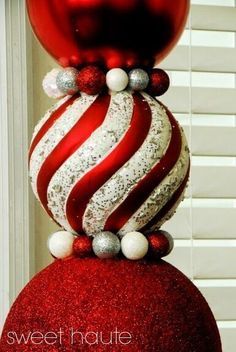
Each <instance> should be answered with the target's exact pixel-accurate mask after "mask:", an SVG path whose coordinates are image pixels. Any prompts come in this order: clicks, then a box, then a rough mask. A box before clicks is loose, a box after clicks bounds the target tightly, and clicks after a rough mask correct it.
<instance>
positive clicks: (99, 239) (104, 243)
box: [93, 231, 120, 259]
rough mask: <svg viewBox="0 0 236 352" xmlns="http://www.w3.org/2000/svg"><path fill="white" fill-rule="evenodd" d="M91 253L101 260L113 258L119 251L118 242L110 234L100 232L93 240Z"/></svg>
mask: <svg viewBox="0 0 236 352" xmlns="http://www.w3.org/2000/svg"><path fill="white" fill-rule="evenodd" d="M93 251H94V253H95V254H96V256H97V257H99V258H102V259H105V258H112V257H115V256H116V255H117V254H118V253H119V251H120V240H119V238H118V237H117V236H116V235H114V234H113V233H112V232H109V231H104V232H100V233H98V234H97V235H96V236H95V237H94V239H93Z"/></svg>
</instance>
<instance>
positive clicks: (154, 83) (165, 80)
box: [147, 68, 170, 97]
mask: <svg viewBox="0 0 236 352" xmlns="http://www.w3.org/2000/svg"><path fill="white" fill-rule="evenodd" d="M169 86H170V78H169V76H168V74H167V73H166V72H165V71H164V70H161V69H160V68H154V69H153V70H152V71H151V72H150V73H149V84H148V87H147V93H148V94H150V95H152V96H153V97H159V96H161V95H163V94H165V92H167V90H168V88H169Z"/></svg>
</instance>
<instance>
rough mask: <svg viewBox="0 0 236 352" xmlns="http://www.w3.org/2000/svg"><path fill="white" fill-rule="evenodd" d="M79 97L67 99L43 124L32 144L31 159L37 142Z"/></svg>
mask: <svg viewBox="0 0 236 352" xmlns="http://www.w3.org/2000/svg"><path fill="white" fill-rule="evenodd" d="M77 98H78V95H74V96H73V97H71V98H70V99H68V100H67V101H65V102H64V103H63V104H62V105H61V106H60V107H59V108H58V109H57V110H55V111H54V112H53V113H52V114H51V116H50V117H49V118H48V119H47V121H46V122H45V123H44V124H43V126H42V127H41V128H40V130H39V131H38V133H37V134H36V136H35V137H34V139H33V141H32V143H31V145H30V150H29V160H30V158H31V155H32V153H33V151H34V150H35V148H36V146H37V144H38V143H39V142H40V140H41V139H42V138H43V136H44V135H45V134H46V133H47V131H48V130H49V128H50V127H52V125H53V124H54V123H55V121H56V120H57V119H59V117H60V116H61V115H62V114H63V113H64V112H65V111H66V109H67V107H68V106H70V105H72V104H73V102H74V101H75V100H76V99H77Z"/></svg>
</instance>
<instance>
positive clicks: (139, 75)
mask: <svg viewBox="0 0 236 352" xmlns="http://www.w3.org/2000/svg"><path fill="white" fill-rule="evenodd" d="M148 82H149V77H148V74H147V72H146V71H144V70H142V69H141V68H135V69H133V70H132V71H130V73H129V88H130V89H132V90H135V91H141V90H144V89H146V88H147V86H148Z"/></svg>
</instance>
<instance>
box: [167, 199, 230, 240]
mask: <svg viewBox="0 0 236 352" xmlns="http://www.w3.org/2000/svg"><path fill="white" fill-rule="evenodd" d="M204 201H205V200H203V204H204ZM217 202H218V200H215V203H216V207H213V206H212V207H208V206H204V205H203V206H202V207H199V206H196V205H195V204H194V203H195V202H194V199H193V200H192V204H193V206H192V208H191V207H190V206H188V207H186V206H185V204H186V202H183V203H182V204H181V206H180V207H179V208H178V209H177V212H176V214H175V216H174V217H172V218H171V219H170V220H169V221H168V222H166V223H165V224H164V225H163V229H165V230H166V231H168V232H170V233H171V234H172V235H173V237H174V238H178V239H181V238H182V239H187V238H191V233H192V236H193V238H194V239H236V226H235V219H236V207H235V208H234V207H223V206H222V207H219V206H217V205H218V204H217Z"/></svg>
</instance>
